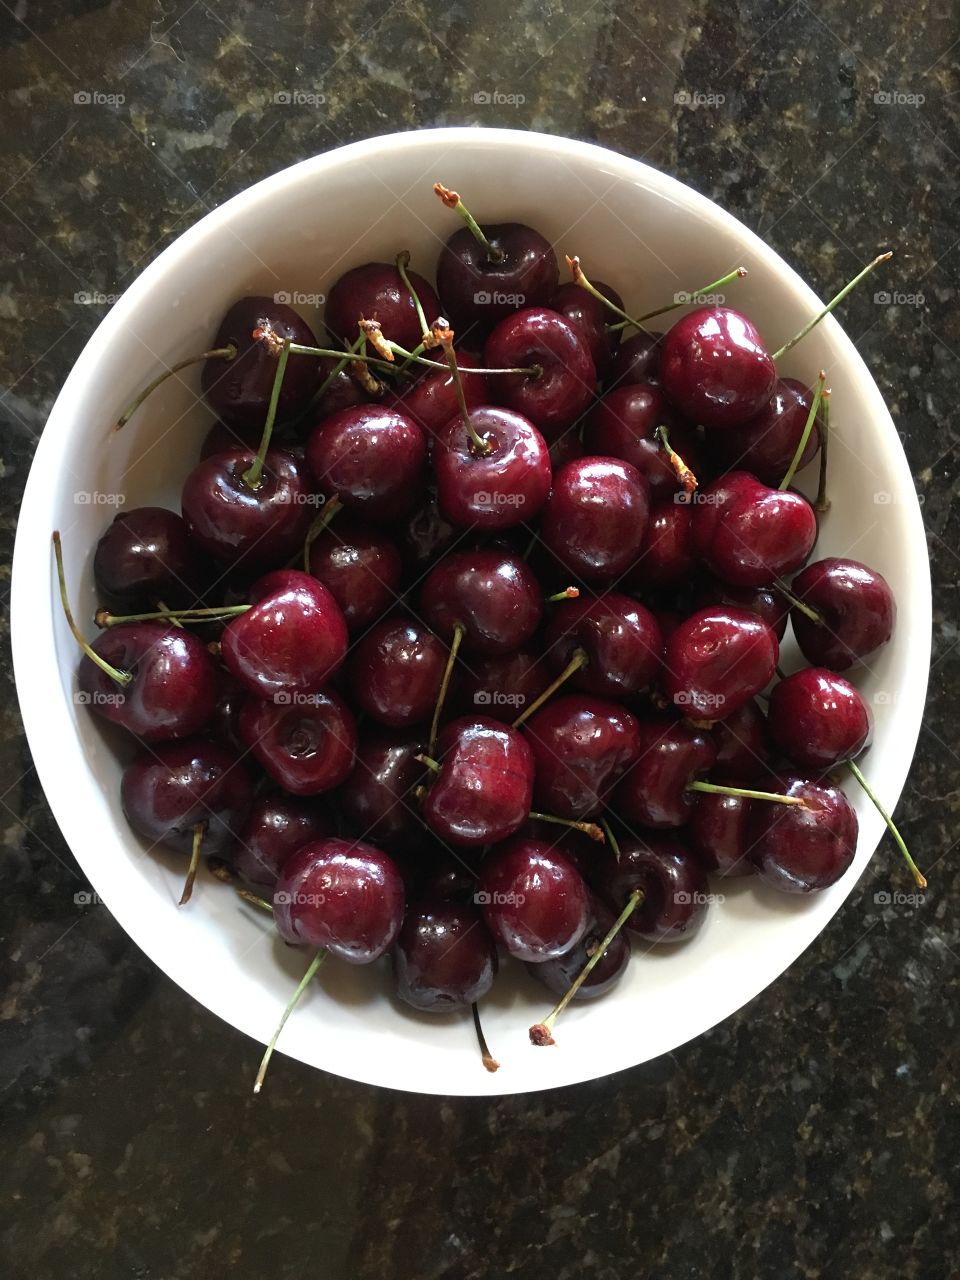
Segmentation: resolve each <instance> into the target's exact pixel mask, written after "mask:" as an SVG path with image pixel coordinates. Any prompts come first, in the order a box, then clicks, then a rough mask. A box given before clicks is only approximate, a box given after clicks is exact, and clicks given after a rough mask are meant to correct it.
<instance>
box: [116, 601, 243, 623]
mask: <svg viewBox="0 0 960 1280" xmlns="http://www.w3.org/2000/svg"><path fill="white" fill-rule="evenodd" d="M249 608H250V605H248V604H225V605H211V607H210V608H209V609H180V610H178V611H177V617H178V618H179V620H180V621H181V622H183V621H184V620H186V621H187V622H219V621H220V619H221V618H235V617H236V616H237V614H238V613H246V612H247V610H248V609H249ZM167 617H169V614H168V613H166V612H159V611H158V612H156V613H126V614H124V615H123V616H122V617H121V616H118V615H117V614H115V613H110V612H109V610H107V609H98V610H97V614H96V623H97V626H98V627H116V626H120V625H121V624H122V623H124V622H158V621H161V620H163V619H166V618H167Z"/></svg>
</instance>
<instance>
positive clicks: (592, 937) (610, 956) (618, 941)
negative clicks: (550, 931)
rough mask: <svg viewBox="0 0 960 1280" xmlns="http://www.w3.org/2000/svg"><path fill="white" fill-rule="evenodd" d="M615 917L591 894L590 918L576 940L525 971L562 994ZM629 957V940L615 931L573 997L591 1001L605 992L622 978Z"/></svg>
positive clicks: (596, 948) (605, 934)
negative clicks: (561, 953)
mask: <svg viewBox="0 0 960 1280" xmlns="http://www.w3.org/2000/svg"><path fill="white" fill-rule="evenodd" d="M615 920H616V916H615V915H614V913H613V912H612V911H611V910H610V908H609V907H608V906H607V905H606V903H605V902H602V901H601V900H600V899H599V898H597V897H595V896H594V895H593V894H591V895H590V920H589V923H588V924H587V928H586V931H585V933H584V934H583V936H582V937H581V939H580V941H579V942H578V943H576V944H575V945H574V946H572V947H571V948H570V950H569V951H566V952H564V954H563V955H562V956H557V957H556V958H555V959H553V960H545V961H544V962H543V963H542V964H528V965H527V970H528V972H529V973H530V974H531V975H532V976H533V977H534V978H538V979H539V980H540V981H541V982H542V983H543V985H544V986H545V987H546V988H547V990H548V991H552V992H553V993H554V994H555V995H558V996H562V995H565V994H566V992H567V989H568V988H569V987H570V985H571V983H573V982H576V980H577V978H578V977H579V976H580V974H581V972H582V971H583V968H584V966H585V965H586V964H587V962H588V961H589V960H590V959H591V958H592V957H593V956H594V955H596V953H597V950H598V949H599V948H600V947H601V946H602V945H603V940H604V938H605V937H606V936H607V934H608V933H609V931H610V929H611V927H612V926H613V923H614V921H615ZM629 959H630V942H629V940H628V939H627V936H626V934H624V933H622V932H621V933H618V934H617V935H616V937H615V938H614V939H613V941H612V942H611V943H609V944H608V946H607V947H606V948H605V950H604V952H603V954H602V955H601V957H600V959H599V960H598V961H597V962H596V964H595V965H594V967H593V969H592V970H591V971H590V973H589V975H588V976H587V978H586V979H585V981H584V982H583V983H582V984H581V985H580V987H578V989H577V991H576V993H575V995H574V997H573V998H574V999H575V1000H593V999H595V998H596V997H597V996H602V995H605V994H606V993H607V992H608V991H609V990H610V989H611V988H612V987H615V986H616V984H617V983H618V982H619V981H620V979H621V978H622V977H623V974H624V972H625V970H626V967H627V963H628V961H629Z"/></svg>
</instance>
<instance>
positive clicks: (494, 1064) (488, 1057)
mask: <svg viewBox="0 0 960 1280" xmlns="http://www.w3.org/2000/svg"><path fill="white" fill-rule="evenodd" d="M471 1008H472V1010H473V1026H474V1029H475V1031H476V1033H477V1044H478V1045H479V1046H480V1061H481V1062H482V1063H483V1065H484V1066H485V1067H486V1069H487V1070H488V1071H490V1072H491V1073H492V1072H494V1071H499V1070H500V1063H499V1062H498V1061H497V1060H496V1058H495V1057H494V1056H493V1054H492V1053H491V1052H490V1049H489V1046H488V1045H487V1037H486V1036H485V1035H484V1034H483V1027H482V1026H481V1025H480V1006H479V1005H478V1004H477V1002H476V1001H474V1002H473V1004H472V1005H471Z"/></svg>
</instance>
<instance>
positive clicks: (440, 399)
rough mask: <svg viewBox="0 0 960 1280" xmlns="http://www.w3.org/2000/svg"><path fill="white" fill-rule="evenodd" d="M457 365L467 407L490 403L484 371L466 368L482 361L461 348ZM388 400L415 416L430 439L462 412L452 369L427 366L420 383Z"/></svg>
mask: <svg viewBox="0 0 960 1280" xmlns="http://www.w3.org/2000/svg"><path fill="white" fill-rule="evenodd" d="M427 354H428V355H429V356H430V357H431V358H432V359H437V358H438V353H437V352H435V351H430V352H428V353H427ZM440 358H441V359H442V357H440ZM457 367H458V368H459V370H460V373H461V378H460V382H461V385H462V387H463V398H464V399H465V400H466V402H467V408H468V409H479V408H480V406H481V405H485V404H489V403H490V396H489V394H488V392H487V380H486V378H485V377H484V376H483V374H482V373H470V372H465V370H467V371H468V370H470V369H476V368H479V362H478V361H477V360H476V359H475V358H474V357H473V356H470V355H468V354H467V353H466V352H465V351H458V352H457ZM421 368H423V367H422V366H421ZM386 403H387V404H388V405H390V406H391V407H393V408H395V409H399V410H400V412H401V413H404V414H406V416H407V417H408V418H412V419H413V421H414V422H416V423H417V424H418V425H419V426H421V427H422V428H423V430H424V431H425V432H426V434H427V439H428V440H429V439H430V438H431V437H433V436H435V435H437V434H438V433H439V432H440V431H441V430H442V428H443V427H445V426H446V425H447V423H448V422H449V421H450V419H451V418H452V417H454V415H455V414H457V413H459V412H460V401H459V399H458V398H457V388H456V385H455V383H454V381H453V374H452V373H451V372H450V370H449V369H430V368H423V372H422V376H420V377H418V378H417V380H416V382H413V383H411V384H410V386H408V387H405V388H404V389H403V390H402V391H399V392H397V393H395V394H394V395H393V396H388V397H387V400H386Z"/></svg>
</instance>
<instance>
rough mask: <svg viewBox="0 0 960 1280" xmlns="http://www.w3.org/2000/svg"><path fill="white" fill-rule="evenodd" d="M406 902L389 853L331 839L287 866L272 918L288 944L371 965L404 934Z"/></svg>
mask: <svg viewBox="0 0 960 1280" xmlns="http://www.w3.org/2000/svg"><path fill="white" fill-rule="evenodd" d="M403 899H404V891H403V877H402V876H401V875H400V872H399V870H398V869H397V866H396V864H395V863H394V862H393V860H392V859H391V858H390V857H388V856H387V854H385V853H384V852H383V851H382V850H380V849H377V848H375V847H374V846H373V845H370V844H365V843H364V842H363V841H360V840H356V841H351V840H339V839H336V838H334V837H327V838H325V839H322V840H316V841H314V842H313V843H312V844H308V845H304V847H303V848H302V849H300V851H299V852H298V853H295V854H294V856H293V857H292V858H291V859H290V860H289V861H288V862H287V863H286V864H285V866H284V868H283V874H282V875H281V876H280V879H279V880H278V881H277V887H276V889H275V891H274V895H273V919H274V923H275V924H276V926H277V932H278V933H279V934H280V936H281V938H283V939H284V940H285V941H286V942H291V943H294V944H297V943H299V944H301V945H305V946H309V947H326V949H327V950H328V951H329V952H330V954H331V955H334V956H337V957H338V958H339V959H340V960H346V961H347V962H348V963H349V964H369V963H370V962H371V961H373V960H376V959H377V957H378V956H381V955H383V953H384V952H385V951H386V950H387V949H388V947H390V946H391V945H392V944H393V941H394V939H395V938H396V936H397V934H398V932H399V931H400V925H401V922H402V920H403Z"/></svg>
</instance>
